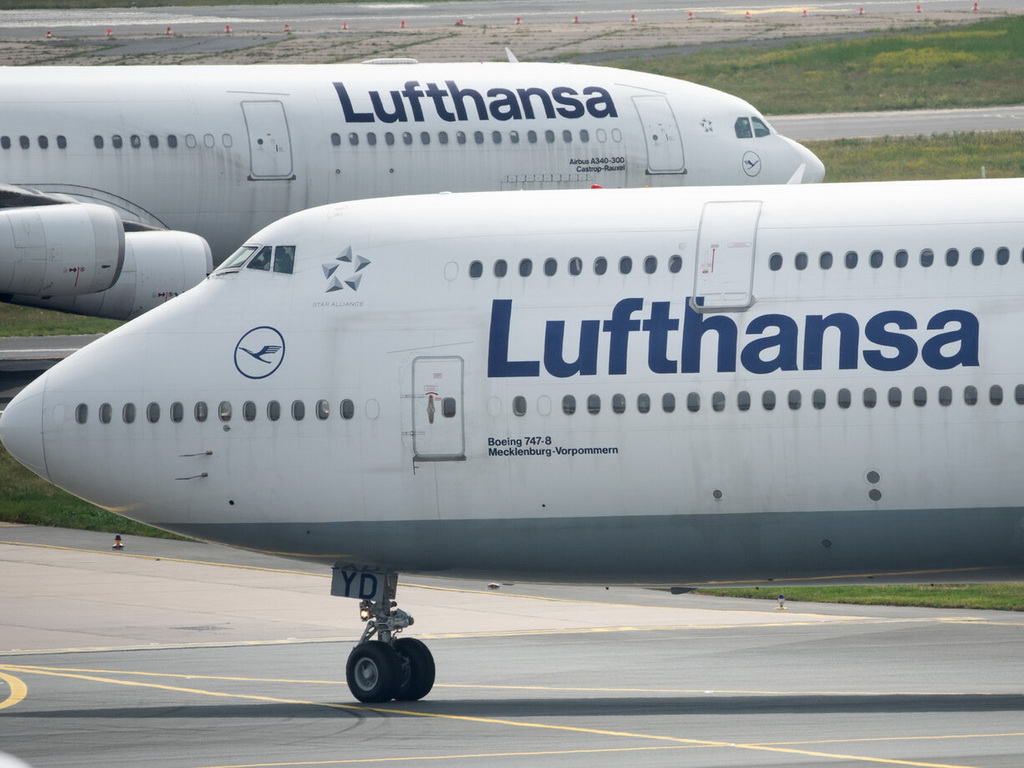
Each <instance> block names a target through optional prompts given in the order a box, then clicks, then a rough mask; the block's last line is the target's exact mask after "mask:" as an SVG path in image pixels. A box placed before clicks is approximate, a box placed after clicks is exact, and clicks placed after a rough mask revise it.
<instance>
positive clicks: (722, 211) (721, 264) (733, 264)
mask: <svg viewBox="0 0 1024 768" xmlns="http://www.w3.org/2000/svg"><path fill="white" fill-rule="evenodd" d="M760 216H761V202H760V201H759V200H736V201H732V200H729V201H721V202H710V203H705V204H704V210H703V211H702V212H701V217H700V231H699V232H698V233H697V260H696V272H695V274H694V278H693V298H692V305H693V308H694V309H695V310H697V311H698V312H713V311H716V310H717V311H723V310H741V309H746V308H747V307H749V306H750V305H751V304H753V303H754V296H753V285H754V246H755V245H756V242H757V221H758V219H759V218H760Z"/></svg>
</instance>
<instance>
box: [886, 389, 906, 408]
mask: <svg viewBox="0 0 1024 768" xmlns="http://www.w3.org/2000/svg"><path fill="white" fill-rule="evenodd" d="M902 403H903V392H902V390H900V388H899V387H889V405H891V406H892V407H893V408H899V407H900V405H901V404H902Z"/></svg>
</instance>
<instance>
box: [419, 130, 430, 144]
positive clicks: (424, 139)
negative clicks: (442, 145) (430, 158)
mask: <svg viewBox="0 0 1024 768" xmlns="http://www.w3.org/2000/svg"><path fill="white" fill-rule="evenodd" d="M429 143H430V132H429V131H420V144H422V145H423V146H426V145H427V144H429Z"/></svg>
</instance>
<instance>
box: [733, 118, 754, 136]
mask: <svg viewBox="0 0 1024 768" xmlns="http://www.w3.org/2000/svg"><path fill="white" fill-rule="evenodd" d="M753 136H754V133H753V131H751V130H750V120H749V119H748V118H746V117H737V118H736V138H737V139H750V138H753Z"/></svg>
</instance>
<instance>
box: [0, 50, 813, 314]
mask: <svg viewBox="0 0 1024 768" xmlns="http://www.w3.org/2000/svg"><path fill="white" fill-rule="evenodd" d="M0 104H2V105H3V125H2V126H0V182H3V184H2V185H0V299H2V300H6V301H13V302H16V303H20V304H32V305H35V306H43V307H49V308H54V309H64V310H68V311H73V312H79V313H82V314H93V315H100V316H104V317H113V318H117V319H126V318H129V317H134V316H136V315H138V314H141V313H142V312H144V311H146V310H147V309H149V308H151V307H152V306H154V305H157V304H160V303H162V302H164V301H166V300H167V299H168V298H170V297H172V296H175V295H177V294H178V293H180V292H182V291H183V290H185V289H187V288H190V287H192V286H193V285H195V284H197V283H198V282H199V281H200V280H202V279H203V278H204V277H205V276H206V275H207V274H208V273H209V272H210V269H211V268H212V265H214V264H219V263H220V262H221V261H222V260H223V259H224V258H225V257H226V256H228V255H229V254H230V253H232V252H233V251H234V250H235V248H237V247H238V245H239V244H240V243H241V242H242V241H243V239H244V238H245V237H247V236H249V235H250V234H252V233H253V232H255V231H256V230H257V229H260V228H261V227H264V226H266V225H267V224H270V223H271V222H273V221H275V220H276V219H279V218H281V217H282V216H285V215H287V214H289V213H294V212H296V211H299V210H302V209H303V208H309V207H312V206H316V205H322V204H324V203H329V202H337V201H341V200H351V199H355V198H365V197H379V196H385V195H399V194H414V193H423V192H441V191H445V190H447V191H478V190H481V191H482V190H502V189H556V188H585V187H588V186H590V185H592V184H599V185H603V186H606V187H643V186H664V185H695V184H758V183H760V184H765V183H784V182H787V181H804V182H814V181H820V180H821V179H822V177H823V176H824V169H823V167H822V165H821V162H820V161H819V160H818V159H817V158H816V157H815V156H814V155H813V154H812V153H811V152H809V151H808V150H807V149H805V148H804V147H802V146H800V145H799V144H797V143H795V142H793V141H790V140H789V139H786V138H784V137H782V136H780V135H778V134H777V133H775V132H774V131H773V130H772V129H771V127H770V126H769V125H768V123H767V122H766V121H765V120H764V118H763V117H762V116H761V115H760V114H759V113H758V112H757V110H755V109H754V108H753V107H752V106H750V105H749V104H747V103H746V102H745V101H742V100H740V99H737V98H735V97H733V96H729V95H728V94H725V93H721V92H719V91H715V90H712V89H710V88H704V87H702V86H699V85H694V84H692V83H687V82H684V81H680V80H675V79H672V78H666V77H658V76H655V75H646V74H641V73H637V72H628V71H623V70H616V69H608V68H603V67H585V66H572V65H565V64H519V63H504V64H429V65H428V64H416V63H415V62H410V60H398V61H395V60H386V61H380V62H377V63H373V62H369V63H367V64H349V65H333V66H235V67H124V68H120V67H118V68H82V67H39V68H20V67H18V68H15V67H8V68H5V69H4V70H3V71H2V73H0ZM69 199H73V200H77V201H79V202H81V203H86V205H60V204H56V203H63V202H67V201H68V200H69ZM140 230H141V231H140ZM153 230H156V231H153ZM204 240H205V242H204ZM207 243H208V244H209V247H207ZM211 260H212V262H211Z"/></svg>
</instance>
